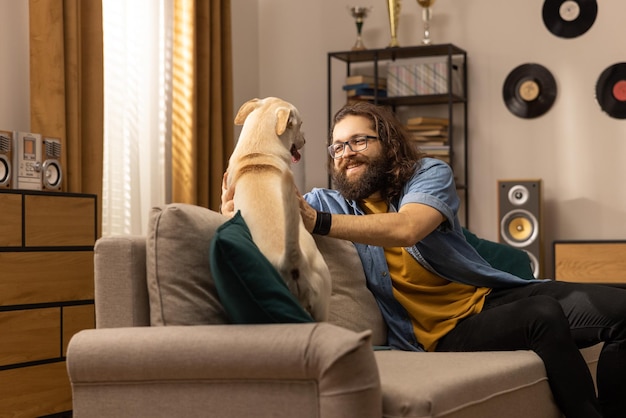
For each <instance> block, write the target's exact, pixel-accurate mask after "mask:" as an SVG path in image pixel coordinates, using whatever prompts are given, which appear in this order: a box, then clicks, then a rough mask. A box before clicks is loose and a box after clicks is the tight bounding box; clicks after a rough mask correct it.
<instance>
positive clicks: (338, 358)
mask: <svg viewBox="0 0 626 418" xmlns="http://www.w3.org/2000/svg"><path fill="white" fill-rule="evenodd" d="M370 337H371V333H370V332H369V331H366V332H362V333H355V332H353V331H349V330H346V329H343V328H340V327H337V326H335V325H332V324H328V323H311V324H272V325H198V326H170V327H141V328H109V329H95V330H85V331H81V332H79V333H78V334H76V335H75V336H74V337H73V338H72V340H71V342H70V344H69V347H68V352H67V368H68V373H69V376H70V381H71V383H72V391H73V402H74V405H73V413H74V416H75V417H77V418H84V417H96V416H97V417H121V416H132V417H172V416H184V417H195V416H197V417H200V416H202V417H205V416H216V417H220V418H229V417H233V418H234V417H247V416H256V417H269V416H271V417H285V418H286V417H289V418H291V417H296V416H297V417H303V418H307V417H323V418H340V417H341V418H349V417H355V418H356V417H359V418H367V417H372V418H373V417H378V418H379V417H381V415H382V395H381V389H380V380H379V375H378V369H377V366H376V361H375V358H374V354H373V351H372V347H371V345H370Z"/></svg>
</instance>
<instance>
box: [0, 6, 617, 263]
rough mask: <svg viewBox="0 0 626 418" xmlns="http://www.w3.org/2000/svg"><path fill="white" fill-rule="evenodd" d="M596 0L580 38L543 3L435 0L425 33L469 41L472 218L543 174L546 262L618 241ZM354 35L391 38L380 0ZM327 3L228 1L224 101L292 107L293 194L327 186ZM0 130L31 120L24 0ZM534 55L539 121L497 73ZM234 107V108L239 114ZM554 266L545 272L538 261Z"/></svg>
mask: <svg viewBox="0 0 626 418" xmlns="http://www.w3.org/2000/svg"><path fill="white" fill-rule="evenodd" d="M598 3H599V11H598V17H597V19H596V22H595V23H594V25H593V26H592V27H591V29H590V30H589V31H588V32H587V33H585V34H584V35H582V36H580V37H578V38H573V39H563V38H558V37H556V36H554V35H552V34H551V33H550V32H549V31H548V30H547V29H546V28H545V27H544V24H543V21H542V19H541V9H542V6H543V0H527V1H525V2H523V4H520V5H516V6H512V5H511V3H510V2H506V1H495V0H439V1H438V2H437V3H436V4H435V6H434V9H433V11H434V17H433V22H432V33H433V38H434V40H435V42H438V43H447V42H451V43H454V44H456V45H458V46H460V47H462V48H464V49H466V50H467V51H468V65H469V95H470V106H469V118H470V120H469V123H470V125H469V126H470V136H469V141H470V161H471V163H470V186H471V205H470V212H471V214H470V228H471V229H472V230H473V231H474V232H476V233H477V234H478V235H480V236H483V237H485V238H489V239H493V240H496V239H497V223H498V219H497V216H498V214H497V200H496V198H497V195H496V182H497V180H498V179H521V178H542V179H543V185H544V215H545V216H544V219H545V222H544V235H545V237H544V238H545V239H544V242H545V247H546V255H547V257H548V259H547V261H548V262H547V263H546V264H547V266H549V267H550V268H551V261H550V260H551V256H552V242H553V240H555V239H589V240H592V239H626V222H624V221H623V219H624V218H625V215H626V186H625V185H624V183H623V179H625V178H626V164H625V163H626V120H619V119H613V118H610V117H609V116H607V115H606V114H605V113H603V112H602V111H601V110H600V107H599V106H598V104H597V103H596V101H595V97H594V95H595V84H596V81H597V79H598V77H599V75H600V73H601V72H602V71H603V70H604V69H605V68H606V67H608V66H609V65H612V64H614V63H616V62H621V61H626V43H624V42H623V38H624V36H625V35H626V27H625V26H624V25H623V16H626V2H622V1H603V2H598ZM362 4H363V5H373V6H374V9H373V10H372V13H371V15H370V16H369V17H368V18H367V20H366V21H365V24H364V28H363V33H364V40H365V44H366V45H367V46H368V47H370V48H383V47H386V46H387V44H388V42H389V24H388V19H387V9H386V4H387V2H386V1H384V0H378V1H375V0H369V1H365V2H363V3H362ZM346 7H347V6H346V4H345V3H343V2H338V1H336V0H316V1H314V2H313V1H304V0H232V11H233V28H234V32H235V33H234V36H233V41H234V49H235V50H234V69H235V85H234V94H235V108H236V109H237V108H238V107H239V105H241V104H242V103H243V102H244V101H245V100H247V99H249V98H252V97H265V96H270V95H272V96H279V97H282V98H284V99H286V100H289V101H291V102H292V103H294V104H295V105H296V106H297V107H298V108H299V109H300V111H301V112H302V114H303V116H304V119H305V122H304V130H305V134H306V136H307V141H308V142H307V145H306V147H305V150H304V153H303V156H304V161H303V162H301V163H300V164H299V165H298V167H297V168H296V173H297V175H298V184H299V186H300V188H301V189H302V190H303V191H306V190H309V189H310V188H312V187H315V186H321V187H323V186H325V185H326V182H327V180H326V170H325V158H326V156H325V155H326V154H325V152H326V151H325V142H326V134H327V132H326V130H327V94H326V77H327V76H326V63H327V53H328V52H329V51H340V50H347V49H350V47H351V46H352V44H353V42H354V39H355V27H354V21H353V19H352V17H351V16H350V15H349V13H348V11H347V9H346ZM0 15H1V16H4V17H7V16H8V17H10V18H5V19H3V33H4V34H7V33H10V34H11V36H10V37H9V36H2V37H0V59H1V60H2V71H0V92H2V97H1V99H0V129H10V130H14V129H15V130H17V129H22V130H28V129H29V127H30V116H29V84H28V79H29V74H28V71H29V70H28V68H29V66H28V56H29V52H28V2H26V1H14V0H0ZM420 31H421V20H420V9H419V7H418V5H417V2H414V1H407V0H403V3H402V13H401V16H400V23H399V41H400V44H401V45H402V46H409V45H416V44H418V43H419V42H420V40H421V33H420ZM527 62H536V63H539V64H542V65H544V66H546V67H547V68H548V69H549V70H550V71H551V72H552V74H553V75H554V76H555V78H556V81H557V87H558V95H557V99H556V102H555V104H554V106H553V107H552V109H551V110H550V111H549V112H548V113H546V114H545V115H543V116H541V117H539V118H537V119H521V118H518V117H516V116H513V115H512V114H511V113H510V112H509V111H508V110H507V109H506V107H505V106H504V104H503V101H502V83H503V81H504V79H505V78H506V76H507V75H508V73H509V72H510V71H511V70H512V69H513V68H515V67H516V66H517V65H520V64H523V63H527ZM236 109H235V110H236ZM548 271H551V270H548Z"/></svg>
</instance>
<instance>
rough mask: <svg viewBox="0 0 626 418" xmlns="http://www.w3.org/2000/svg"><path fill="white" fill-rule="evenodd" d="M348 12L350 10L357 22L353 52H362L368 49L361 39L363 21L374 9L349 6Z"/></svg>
mask: <svg viewBox="0 0 626 418" xmlns="http://www.w3.org/2000/svg"><path fill="white" fill-rule="evenodd" d="M348 10H350V13H351V14H352V17H353V18H354V19H355V21H356V42H355V43H354V46H353V47H352V50H353V51H360V50H363V49H367V48H366V47H365V45H364V44H363V39H362V38H361V30H362V29H363V20H364V19H365V18H366V17H367V14H368V13H369V12H370V10H372V8H371V7H369V6H368V7H365V6H348Z"/></svg>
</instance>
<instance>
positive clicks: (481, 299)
mask: <svg viewBox="0 0 626 418" xmlns="http://www.w3.org/2000/svg"><path fill="white" fill-rule="evenodd" d="M362 205H363V208H364V210H365V212H367V213H386V212H387V211H388V210H389V206H388V204H387V202H385V201H383V200H364V201H363V202H362ZM384 250H385V259H386V260H387V265H388V266H389V273H390V276H391V282H392V286H393V295H394V297H395V298H396V300H397V301H398V302H400V304H401V305H402V306H403V307H404V309H406V311H407V313H408V314H409V315H410V317H411V322H412V324H413V331H414V332H415V336H416V337H417V340H418V341H419V342H420V344H422V346H423V347H424V349H425V350H426V351H434V350H435V347H436V346H437V342H438V341H439V339H441V338H442V337H443V336H444V335H446V334H447V333H448V332H450V330H452V329H453V328H454V327H455V326H456V324H457V323H458V322H459V321H461V320H462V319H464V318H467V317H468V316H471V315H474V314H476V313H478V312H480V311H481V310H482V308H483V305H484V303H485V296H486V295H487V294H488V293H489V290H490V289H488V288H484V287H476V286H471V285H466V284H462V283H456V282H452V281H450V280H447V279H444V278H443V277H440V276H438V275H436V274H434V273H432V272H431V271H429V270H427V269H426V268H424V267H423V266H422V265H421V264H419V263H418V262H417V260H416V259H415V258H413V256H411V255H410V254H409V253H408V252H407V251H406V250H405V249H404V248H402V247H389V248H385V249H384Z"/></svg>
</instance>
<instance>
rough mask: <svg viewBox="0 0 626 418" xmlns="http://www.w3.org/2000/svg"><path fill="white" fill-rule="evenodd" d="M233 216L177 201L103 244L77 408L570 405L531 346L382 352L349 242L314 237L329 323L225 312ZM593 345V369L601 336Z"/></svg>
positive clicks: (451, 415) (394, 411)
mask: <svg viewBox="0 0 626 418" xmlns="http://www.w3.org/2000/svg"><path fill="white" fill-rule="evenodd" d="M224 220H225V219H224V218H223V217H222V216H221V215H219V214H217V213H215V212H211V211H209V210H207V209H203V208H200V207H196V206H191V205H184V204H171V205H167V206H164V207H161V208H155V209H154V210H153V211H152V213H151V219H150V225H149V233H148V236H147V237H137V236H124V237H106V238H102V239H100V240H99V241H98V242H97V243H96V248H95V289H96V296H95V297H96V324H97V328H96V329H95V330H85V331H81V332H80V333H78V334H76V335H75V336H74V337H73V338H72V340H71V342H70V344H69V347H68V352H67V367H68V373H69V376H70V380H71V383H72V390H73V409H74V416H75V417H76V418H83V417H116V418H118V417H219V418H229V417H285V418H287V417H288V418H293V417H298V418H303V417H323V418H329V417H333V418H335V417H336V418H340V417H341V418H350V417H354V418H368V417H381V416H383V417H446V418H468V417H481V418H488V417H498V418H500V417H507V418H516V417H519V418H528V417H533V418H549V417H554V418H556V417H560V416H561V414H560V413H559V411H558V409H557V408H556V406H555V404H554V401H553V398H552V395H551V392H550V388H549V386H548V381H547V378H546V375H545V370H544V367H543V364H542V362H541V361H540V359H539V358H538V357H537V356H536V355H535V354H534V353H532V352H529V351H516V352H481V353H413V352H402V351H396V350H385V349H382V350H379V349H376V350H374V346H375V347H376V348H378V346H384V345H385V335H386V329H385V324H384V322H383V320H382V317H381V315H380V312H379V310H378V308H377V305H376V302H375V301H374V299H373V297H372V295H371V293H370V292H369V291H368V290H367V287H366V284H365V278H364V275H363V272H362V268H361V265H360V261H359V257H358V255H357V253H356V250H355V248H354V246H353V245H352V244H351V243H349V242H346V241H341V240H336V239H333V238H328V237H316V241H317V243H318V246H319V247H320V250H321V251H322V254H323V255H324V257H325V259H326V261H327V263H328V265H329V268H330V270H331V274H332V276H333V296H332V301H331V315H330V319H329V321H328V322H327V323H306V324H261V325H228V324H226V322H227V319H226V314H225V312H224V310H223V308H222V307H221V305H220V302H219V298H218V297H217V294H216V291H215V286H214V284H213V281H212V279H211V271H210V267H209V255H208V254H209V246H210V241H211V238H212V236H213V233H214V231H215V229H216V228H217V226H218V225H220V224H222V223H223V222H224ZM584 354H585V356H586V358H587V359H588V364H589V367H590V368H591V370H592V372H594V373H595V364H596V361H597V357H598V354H599V347H598V346H596V347H594V348H591V349H587V350H585V351H584Z"/></svg>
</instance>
